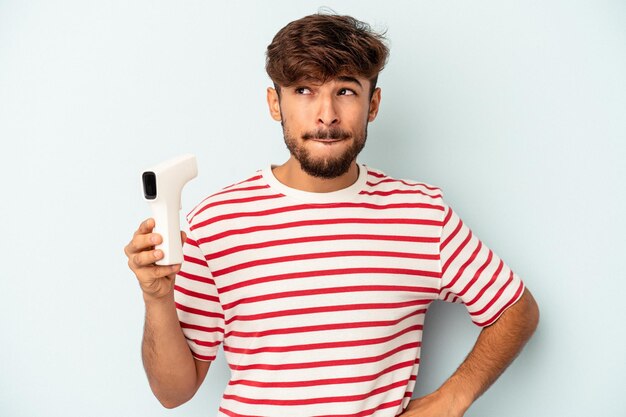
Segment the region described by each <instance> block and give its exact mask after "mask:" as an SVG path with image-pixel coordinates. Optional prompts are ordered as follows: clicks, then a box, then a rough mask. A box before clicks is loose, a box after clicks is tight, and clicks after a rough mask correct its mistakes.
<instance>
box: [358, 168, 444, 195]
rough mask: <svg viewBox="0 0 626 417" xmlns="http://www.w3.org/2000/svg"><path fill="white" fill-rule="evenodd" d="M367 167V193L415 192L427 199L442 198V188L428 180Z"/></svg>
mask: <svg viewBox="0 0 626 417" xmlns="http://www.w3.org/2000/svg"><path fill="white" fill-rule="evenodd" d="M365 168H366V169H367V182H366V184H367V188H368V189H367V191H366V193H367V194H371V195H396V194H397V195H402V194H415V195H420V196H423V197H425V198H427V199H432V200H441V199H442V198H443V192H442V191H441V188H439V187H437V186H435V185H432V184H429V183H427V182H422V181H416V180H413V179H407V178H398V177H394V176H390V175H387V174H386V173H385V172H384V171H382V170H380V169H376V168H372V167H370V166H365Z"/></svg>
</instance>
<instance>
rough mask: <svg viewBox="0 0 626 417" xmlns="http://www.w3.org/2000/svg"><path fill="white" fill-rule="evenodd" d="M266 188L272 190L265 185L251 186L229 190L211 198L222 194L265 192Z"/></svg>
mask: <svg viewBox="0 0 626 417" xmlns="http://www.w3.org/2000/svg"><path fill="white" fill-rule="evenodd" d="M266 188H270V186H269V185H268V184H265V185H251V186H250V187H241V188H229V189H225V190H223V191H220V192H218V193H215V194H213V195H212V196H211V197H215V196H218V195H222V194H228V193H235V192H237V191H254V190H264V189H266Z"/></svg>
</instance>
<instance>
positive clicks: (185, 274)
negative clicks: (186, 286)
mask: <svg viewBox="0 0 626 417" xmlns="http://www.w3.org/2000/svg"><path fill="white" fill-rule="evenodd" d="M176 275H180V276H181V277H183V278H187V279H191V280H193V281H198V282H202V283H204V284H209V285H215V281H213V280H212V279H211V278H207V277H202V276H200V275H194V274H190V273H189V272H186V271H178V273H176Z"/></svg>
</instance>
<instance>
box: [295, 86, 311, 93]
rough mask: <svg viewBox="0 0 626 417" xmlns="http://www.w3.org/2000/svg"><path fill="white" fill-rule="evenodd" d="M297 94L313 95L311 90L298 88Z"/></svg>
mask: <svg viewBox="0 0 626 417" xmlns="http://www.w3.org/2000/svg"><path fill="white" fill-rule="evenodd" d="M296 94H311V90H309V89H308V88H306V87H298V88H296Z"/></svg>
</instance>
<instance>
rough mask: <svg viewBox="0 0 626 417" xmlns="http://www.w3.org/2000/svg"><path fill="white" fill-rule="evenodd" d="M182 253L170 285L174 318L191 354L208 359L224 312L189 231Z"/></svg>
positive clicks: (221, 334) (216, 343)
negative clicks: (173, 301) (182, 256)
mask: <svg viewBox="0 0 626 417" xmlns="http://www.w3.org/2000/svg"><path fill="white" fill-rule="evenodd" d="M183 255H184V260H183V263H182V266H181V269H180V271H179V272H178V274H177V276H176V283H175V286H174V299H175V301H176V310H177V312H178V320H179V322H180V326H181V328H182V330H183V334H184V335H185V338H186V339H187V342H188V343H189V347H190V349H191V353H192V354H193V356H194V357H195V358H196V359H198V360H202V361H212V360H214V359H215V355H216V354H217V350H218V348H219V345H220V344H221V343H222V340H223V339H224V312H223V310H222V306H221V304H220V300H219V297H218V293H217V288H216V286H215V281H214V280H213V276H212V275H211V271H210V269H209V266H208V264H207V262H206V259H205V257H204V255H203V253H202V250H201V249H200V247H199V245H198V243H197V240H196V239H195V238H194V237H193V235H192V234H191V232H189V233H188V237H187V241H186V242H185V244H184V245H183Z"/></svg>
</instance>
